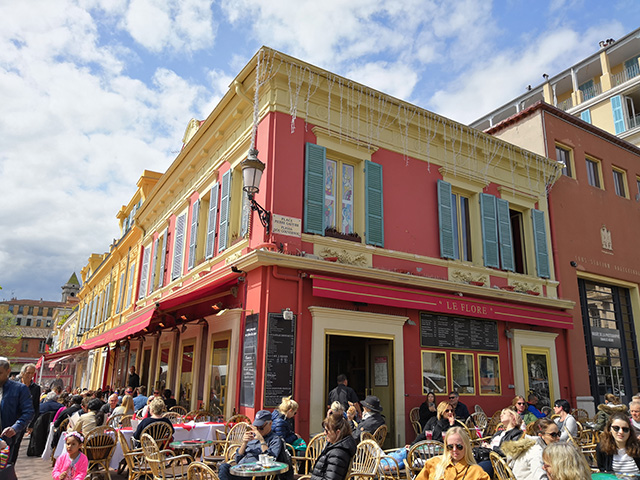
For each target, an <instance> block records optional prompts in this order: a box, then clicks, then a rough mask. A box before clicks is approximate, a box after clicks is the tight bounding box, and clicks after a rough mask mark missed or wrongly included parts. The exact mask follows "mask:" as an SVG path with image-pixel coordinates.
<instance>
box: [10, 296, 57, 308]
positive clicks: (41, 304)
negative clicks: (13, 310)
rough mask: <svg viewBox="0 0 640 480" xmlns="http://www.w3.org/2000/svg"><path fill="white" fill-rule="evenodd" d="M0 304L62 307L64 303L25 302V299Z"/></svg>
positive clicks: (46, 301) (45, 301)
mask: <svg viewBox="0 0 640 480" xmlns="http://www.w3.org/2000/svg"><path fill="white" fill-rule="evenodd" d="M0 304H5V305H18V306H19V305H24V306H25V307H63V306H64V305H65V303H64V302H52V301H50V300H27V299H17V298H16V299H14V300H3V301H1V302H0Z"/></svg>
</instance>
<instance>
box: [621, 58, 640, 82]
mask: <svg viewBox="0 0 640 480" xmlns="http://www.w3.org/2000/svg"><path fill="white" fill-rule="evenodd" d="M624 69H625V71H626V73H627V80H631V79H632V78H633V77H637V76H638V75H640V64H638V57H637V56H636V57H633V58H630V59H629V60H627V61H626V62H624Z"/></svg>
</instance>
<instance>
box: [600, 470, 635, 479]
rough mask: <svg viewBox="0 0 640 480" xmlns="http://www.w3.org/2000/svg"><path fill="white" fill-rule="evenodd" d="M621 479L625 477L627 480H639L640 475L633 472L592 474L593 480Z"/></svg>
mask: <svg viewBox="0 0 640 480" xmlns="http://www.w3.org/2000/svg"><path fill="white" fill-rule="evenodd" d="M620 479H625V480H637V479H640V475H633V474H624V473H618V474H615V473H602V472H599V473H592V474H591V480H620Z"/></svg>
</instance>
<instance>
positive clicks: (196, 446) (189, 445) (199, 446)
mask: <svg viewBox="0 0 640 480" xmlns="http://www.w3.org/2000/svg"><path fill="white" fill-rule="evenodd" d="M211 445H213V440H201V439H199V438H194V439H192V440H182V441H178V442H171V443H170V444H169V446H170V447H171V448H173V449H178V450H194V452H193V455H192V457H193V458H194V459H197V458H198V457H200V459H201V460H202V451H203V450H204V449H205V447H210V446H211Z"/></svg>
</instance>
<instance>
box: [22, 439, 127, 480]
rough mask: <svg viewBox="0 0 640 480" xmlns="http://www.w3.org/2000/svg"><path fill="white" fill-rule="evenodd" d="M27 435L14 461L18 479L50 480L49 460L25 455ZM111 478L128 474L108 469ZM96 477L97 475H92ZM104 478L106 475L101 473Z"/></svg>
mask: <svg viewBox="0 0 640 480" xmlns="http://www.w3.org/2000/svg"><path fill="white" fill-rule="evenodd" d="M28 445H29V437H25V438H24V440H22V445H21V446H20V453H19V454H18V461H17V462H16V476H17V477H18V480H50V479H51V478H52V477H51V471H52V470H53V465H52V464H51V460H49V459H47V460H42V459H41V458H40V457H27V446H28ZM110 474H111V480H127V479H128V476H123V475H118V474H117V473H116V472H115V470H111V471H110ZM94 478H98V476H97V475H96V476H94ZM102 478H104V479H106V478H107V477H106V475H102Z"/></svg>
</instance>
